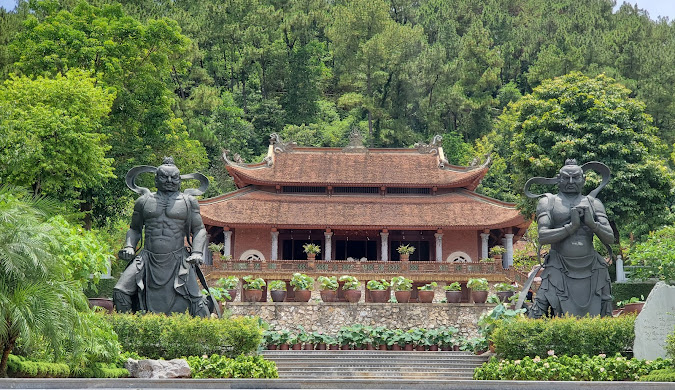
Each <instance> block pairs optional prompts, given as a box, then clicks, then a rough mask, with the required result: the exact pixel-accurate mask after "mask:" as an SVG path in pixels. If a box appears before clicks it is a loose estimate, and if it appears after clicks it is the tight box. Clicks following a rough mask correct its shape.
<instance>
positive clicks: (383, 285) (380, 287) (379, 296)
mask: <svg viewBox="0 0 675 390" xmlns="http://www.w3.org/2000/svg"><path fill="white" fill-rule="evenodd" d="M366 288H367V289H368V291H370V292H369V294H370V298H371V300H372V301H373V302H375V303H385V302H387V301H388V300H389V296H391V293H390V292H389V290H388V289H389V282H388V281H386V280H384V279H381V280H374V279H373V280H369V281H368V283H366Z"/></svg>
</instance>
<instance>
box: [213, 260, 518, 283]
mask: <svg viewBox="0 0 675 390" xmlns="http://www.w3.org/2000/svg"><path fill="white" fill-rule="evenodd" d="M202 269H203V271H204V273H205V274H209V276H210V279H211V278H217V277H220V276H221V275H236V276H244V275H249V274H252V275H256V276H260V277H263V278H265V279H271V278H274V279H289V278H290V275H292V274H293V273H295V272H302V273H306V274H308V275H310V276H318V275H326V276H330V275H335V276H341V275H346V274H350V275H354V276H356V277H357V278H359V279H361V280H368V279H381V278H386V279H390V278H391V277H392V276H396V275H399V274H403V275H406V276H407V277H409V278H411V279H413V280H416V281H418V280H419V281H422V280H428V281H439V282H440V281H466V280H468V279H469V278H475V277H484V278H486V279H488V281H491V282H497V281H504V280H505V279H508V280H511V281H515V282H518V283H519V284H521V285H522V284H523V283H524V282H525V281H526V280H527V274H526V273H524V272H521V271H519V270H516V269H514V268H510V269H503V268H502V265H501V261H499V262H493V261H490V262H476V263H446V262H436V261H366V262H358V261H323V260H316V261H307V260H274V261H246V260H229V261H220V260H218V259H217V258H216V259H214V264H213V265H205V266H202Z"/></svg>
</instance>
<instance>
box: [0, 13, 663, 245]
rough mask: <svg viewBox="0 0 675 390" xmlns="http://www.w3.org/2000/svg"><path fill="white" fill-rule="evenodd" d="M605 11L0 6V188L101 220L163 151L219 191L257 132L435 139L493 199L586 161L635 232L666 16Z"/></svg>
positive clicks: (651, 200) (655, 128) (655, 186)
mask: <svg viewBox="0 0 675 390" xmlns="http://www.w3.org/2000/svg"><path fill="white" fill-rule="evenodd" d="M614 6H615V2H614V1H612V0H556V1H551V0H417V1H412V0H390V1H385V0H348V1H345V0H227V1H222V0H199V1H195V0H173V1H172V0H122V1H105V0H91V1H89V2H85V1H74V0H61V1H56V0H47V1H33V0H32V1H19V5H18V7H17V9H16V10H15V11H12V12H7V11H2V10H0V78H1V79H2V80H5V81H4V84H3V86H2V87H1V88H2V89H0V124H1V125H2V126H1V127H0V166H2V167H3V168H2V170H1V171H0V183H10V184H20V185H23V186H26V187H29V188H31V189H32V190H33V192H34V193H36V194H37V193H40V194H45V195H49V196H52V197H55V198H57V199H59V200H62V201H64V202H70V203H71V204H72V206H73V207H76V208H79V209H81V211H89V210H91V212H90V213H87V214H86V215H87V219H89V216H90V217H91V220H92V222H93V225H94V226H105V225H110V224H114V223H115V222H116V221H117V220H118V219H119V218H120V216H123V215H124V214H125V212H128V205H129V200H130V199H131V197H132V195H133V194H131V193H130V192H129V191H127V190H126V188H125V187H124V182H123V176H124V174H125V173H126V171H127V170H128V169H129V168H130V167H131V166H133V165H139V164H149V165H157V164H158V163H159V161H160V160H161V157H162V156H164V155H173V156H174V157H175V159H176V161H177V164H178V165H179V166H180V167H181V169H182V170H183V171H185V172H189V171H194V170H199V171H202V172H205V173H207V174H208V175H209V176H210V177H212V178H214V180H212V187H211V189H210V191H209V193H208V194H207V195H216V194H218V193H222V192H224V191H227V190H231V189H232V188H233V186H232V183H231V180H230V179H229V178H228V177H227V175H226V173H225V171H224V169H223V164H222V160H221V153H222V149H226V150H229V151H230V152H231V153H238V154H239V155H240V156H241V157H242V158H243V159H244V160H245V161H249V162H251V161H259V160H260V159H261V158H262V156H263V155H264V153H265V152H266V150H267V141H268V138H269V134H270V133H279V134H281V136H282V137H283V138H284V139H292V140H294V141H296V142H298V143H299V144H301V145H314V146H343V145H346V143H347V137H348V134H349V132H350V131H351V130H352V129H354V128H357V129H359V130H360V131H361V132H362V134H363V136H364V139H365V140H366V142H367V144H368V145H370V146H373V147H408V146H411V145H413V144H414V143H415V142H420V141H423V142H424V141H428V140H430V139H431V137H433V135H435V134H441V135H443V144H444V149H445V152H446V155H447V156H448V159H449V160H450V162H452V163H455V164H468V163H469V162H470V161H471V160H473V159H474V158H479V159H481V160H483V161H484V160H485V158H486V156H487V155H488V154H490V155H491V159H492V161H493V162H492V169H491V171H490V173H489V174H488V176H487V177H486V179H485V180H484V181H483V183H482V185H481V187H479V191H481V192H483V193H485V194H487V195H489V196H493V197H497V198H500V199H503V200H507V201H520V198H521V193H522V183H523V182H524V179H526V178H527V176H528V175H533V174H536V175H543V176H549V177H550V176H553V175H555V173H556V172H557V169H558V168H559V167H560V166H561V165H562V163H563V162H564V159H565V158H577V159H579V160H580V161H581V162H585V161H590V160H592V159H598V160H601V161H605V162H606V163H607V164H608V165H610V167H611V168H612V170H613V171H614V172H615V173H616V175H615V181H614V182H613V183H612V184H610V186H608V190H607V193H609V194H611V196H613V197H617V199H615V200H614V201H612V200H609V205H608V212H609V213H610V216H611V217H612V218H616V219H620V220H621V221H622V222H621V223H619V226H620V229H622V232H623V233H625V234H626V235H628V234H629V233H631V232H632V233H634V234H635V235H637V236H640V235H642V234H644V233H646V232H648V231H649V230H652V229H654V228H657V227H659V226H661V225H663V224H667V223H670V222H671V219H670V206H671V204H672V188H673V175H672V173H671V170H670V165H671V160H672V158H671V153H672V151H673V147H672V144H673V142H675V96H674V95H673V93H672V91H671V89H672V86H673V85H675V25H674V24H673V23H671V22H669V21H668V20H666V19H661V20H657V21H653V20H650V19H649V17H648V15H647V14H646V13H645V12H644V11H642V10H640V9H638V8H636V7H631V6H629V5H627V4H624V5H623V6H621V7H620V8H619V10H618V11H617V12H613V8H614ZM564 75H568V76H566V77H567V78H559V77H560V76H564ZM553 79H554V80H553ZM561 84H563V85H561ZM586 85H591V87H589V88H585V86H586ZM569 91H573V92H574V93H576V94H577V95H575V96H574V97H571V98H570V97H569V96H567V94H568V93H569ZM580 96H581V97H580ZM553 100H555V101H556V102H557V103H556V104H558V106H555V105H551V104H549V102H551V101H553ZM570 102H571V103H570ZM554 106H555V107H554ZM561 113H562V114H561ZM556 116H559V118H558V119H551V118H552V117H556ZM532 118H537V119H536V120H533V119H532ZM535 122H536V123H535ZM594 133H597V136H595V135H593V134H594ZM535 146H536V147H535ZM546 154H550V156H546ZM591 179H592V178H591ZM590 181H591V182H593V180H590ZM614 183H616V184H614ZM591 184H593V183H591ZM549 190H553V189H549ZM613 202H614V203H613ZM523 206H524V207H525V209H527V205H525V204H523ZM122 218H126V217H122Z"/></svg>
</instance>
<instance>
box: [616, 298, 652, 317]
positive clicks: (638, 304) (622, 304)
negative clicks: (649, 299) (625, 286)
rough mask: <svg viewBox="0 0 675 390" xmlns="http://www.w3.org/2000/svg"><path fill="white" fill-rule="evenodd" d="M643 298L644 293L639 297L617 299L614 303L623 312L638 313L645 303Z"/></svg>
mask: <svg viewBox="0 0 675 390" xmlns="http://www.w3.org/2000/svg"><path fill="white" fill-rule="evenodd" d="M644 300H645V297H644V295H640V298H638V297H631V298H630V299H626V300H624V301H618V302H617V303H616V306H617V307H619V308H623V312H622V313H623V314H626V313H635V314H638V313H640V312H641V311H642V307H643V306H644V304H645V302H644Z"/></svg>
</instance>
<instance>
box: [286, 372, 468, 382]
mask: <svg viewBox="0 0 675 390" xmlns="http://www.w3.org/2000/svg"><path fill="white" fill-rule="evenodd" d="M279 378H281V379H289V378H298V379H309V378H314V379H316V378H324V379H331V378H342V379H347V378H370V379H375V378H381V379H403V378H405V379H444V380H450V379H456V380H457V379H464V380H467V379H472V378H473V370H472V371H469V372H443V373H439V372H401V371H368V370H365V371H312V372H309V371H289V372H279Z"/></svg>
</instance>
